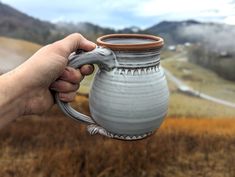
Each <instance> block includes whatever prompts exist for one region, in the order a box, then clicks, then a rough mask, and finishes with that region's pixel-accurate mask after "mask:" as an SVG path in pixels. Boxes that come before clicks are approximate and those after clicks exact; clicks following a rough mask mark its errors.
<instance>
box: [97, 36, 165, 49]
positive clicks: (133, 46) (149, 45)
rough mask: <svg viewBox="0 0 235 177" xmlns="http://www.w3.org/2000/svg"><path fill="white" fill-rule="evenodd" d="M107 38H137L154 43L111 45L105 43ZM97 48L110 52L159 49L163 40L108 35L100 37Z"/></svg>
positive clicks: (149, 37) (147, 37)
mask: <svg viewBox="0 0 235 177" xmlns="http://www.w3.org/2000/svg"><path fill="white" fill-rule="evenodd" d="M109 38H139V39H152V40H154V42H149V43H142V44H141V43H140V44H121V43H120V44H111V43H108V42H105V41H104V40H105V39H109ZM97 44H98V45H99V46H104V47H107V48H110V49H112V50H145V49H154V48H161V47H163V45H164V40H163V39H162V38H161V37H158V36H153V35H148V34H108V35H104V36H101V37H99V38H98V39H97Z"/></svg>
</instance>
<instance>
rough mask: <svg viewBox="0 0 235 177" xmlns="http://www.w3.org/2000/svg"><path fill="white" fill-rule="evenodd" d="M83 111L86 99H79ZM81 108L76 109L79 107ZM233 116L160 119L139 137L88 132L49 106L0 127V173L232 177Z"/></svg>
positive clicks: (57, 176) (66, 176) (234, 158)
mask: <svg viewBox="0 0 235 177" xmlns="http://www.w3.org/2000/svg"><path fill="white" fill-rule="evenodd" d="M78 99H79V100H81V101H80V103H79V106H80V111H83V112H85V113H88V112H87V111H88V107H87V99H86V98H85V97H79V98H78ZM81 106H82V107H81ZM234 152H235V119H196V118H187V119H186V118H178V119H176V118H166V120H165V121H164V123H163V125H162V126H161V128H160V129H159V130H158V131H157V132H156V133H155V134H154V135H153V136H151V137H149V138H146V139H144V140H142V141H135V142H123V141H119V140H111V139H108V138H104V137H101V136H98V135H96V136H90V135H89V134H88V133H87V132H86V129H85V126H83V125H81V124H78V123H76V122H74V121H73V120H70V119H68V118H65V117H64V116H63V115H61V113H60V112H59V111H58V110H57V108H54V109H53V110H51V112H50V113H48V114H47V115H44V116H42V117H25V118H21V119H18V120H17V121H16V122H14V123H12V124H11V125H9V126H8V127H5V128H4V129H2V130H1V131H0V174H1V176H7V177H8V176H9V177H13V176H14V177H21V176H23V177H32V176H35V177H77V176H78V177H79V176H82V177H93V176H99V177H104V176H105V177H106V176H107V177H108V176H113V177H119V176H122V177H125V176H126V177H136V176H147V177H156V176H159V177H171V176H172V177H173V176H174V177H175V176H177V177H181V176H182V177H188V176H190V177H198V176H206V177H224V176H226V177H234V175H235V167H234V163H233V162H234V161H235V153H234Z"/></svg>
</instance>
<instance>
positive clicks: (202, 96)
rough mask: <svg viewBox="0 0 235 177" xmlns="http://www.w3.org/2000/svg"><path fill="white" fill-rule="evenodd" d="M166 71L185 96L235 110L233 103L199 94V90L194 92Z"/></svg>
mask: <svg viewBox="0 0 235 177" xmlns="http://www.w3.org/2000/svg"><path fill="white" fill-rule="evenodd" d="M164 71H165V74H166V76H167V78H168V79H169V80H170V81H172V82H173V83H174V84H175V85H176V86H177V88H178V90H179V91H180V92H182V93H184V94H187V95H191V96H196V97H199V98H203V99H206V100H209V101H212V102H215V103H218V104H221V105H224V106H228V107H232V108H235V103H232V102H229V101H226V100H223V99H220V98H216V97H213V96H210V95H207V94H205V93H202V92H199V91H198V90H194V89H193V88H191V87H189V86H188V85H186V84H185V83H184V82H183V81H182V80H180V79H178V78H177V77H175V76H174V75H173V74H172V73H171V72H170V71H168V70H167V69H166V68H164Z"/></svg>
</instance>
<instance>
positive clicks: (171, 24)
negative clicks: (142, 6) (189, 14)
mask: <svg viewBox="0 0 235 177" xmlns="http://www.w3.org/2000/svg"><path fill="white" fill-rule="evenodd" d="M195 24H197V25H201V24H202V23H200V22H198V21H195V20H186V21H162V22H160V23H158V24H156V25H153V26H151V27H149V28H147V29H145V30H144V31H145V32H146V33H149V34H153V35H159V36H161V37H163V38H164V39H165V42H166V45H173V44H183V43H185V42H194V41H193V40H191V39H190V40H189V39H188V38H186V37H183V36H181V35H179V31H180V30H181V29H182V28H184V27H187V26H190V25H195Z"/></svg>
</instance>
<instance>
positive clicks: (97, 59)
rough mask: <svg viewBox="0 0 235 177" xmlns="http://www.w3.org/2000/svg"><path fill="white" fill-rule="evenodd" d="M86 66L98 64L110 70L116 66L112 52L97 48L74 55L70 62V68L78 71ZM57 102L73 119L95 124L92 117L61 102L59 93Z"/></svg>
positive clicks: (56, 96)
mask: <svg viewBox="0 0 235 177" xmlns="http://www.w3.org/2000/svg"><path fill="white" fill-rule="evenodd" d="M84 64H97V65H98V66H99V67H100V68H103V69H106V70H110V69H112V68H113V67H114V66H115V57H114V54H113V52H112V51H111V50H109V49H106V48H101V47H97V48H96V49H94V50H93V51H90V52H84V53H82V54H75V55H72V56H71V57H70V59H69V62H68V66H71V67H73V68H76V69H78V68H80V67H81V66H82V65H84ZM55 100H56V103H57V104H58V106H59V107H60V109H61V110H62V111H63V112H64V113H65V114H66V115H67V116H69V117H71V118H72V119H75V120H78V121H82V122H84V123H87V124H94V123H95V122H94V121H93V120H92V118H91V117H89V116H87V115H84V114H82V113H80V112H77V111H76V110H75V109H73V108H72V107H71V106H70V105H69V103H66V102H63V101H61V100H60V99H59V95H58V93H56V94H55Z"/></svg>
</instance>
